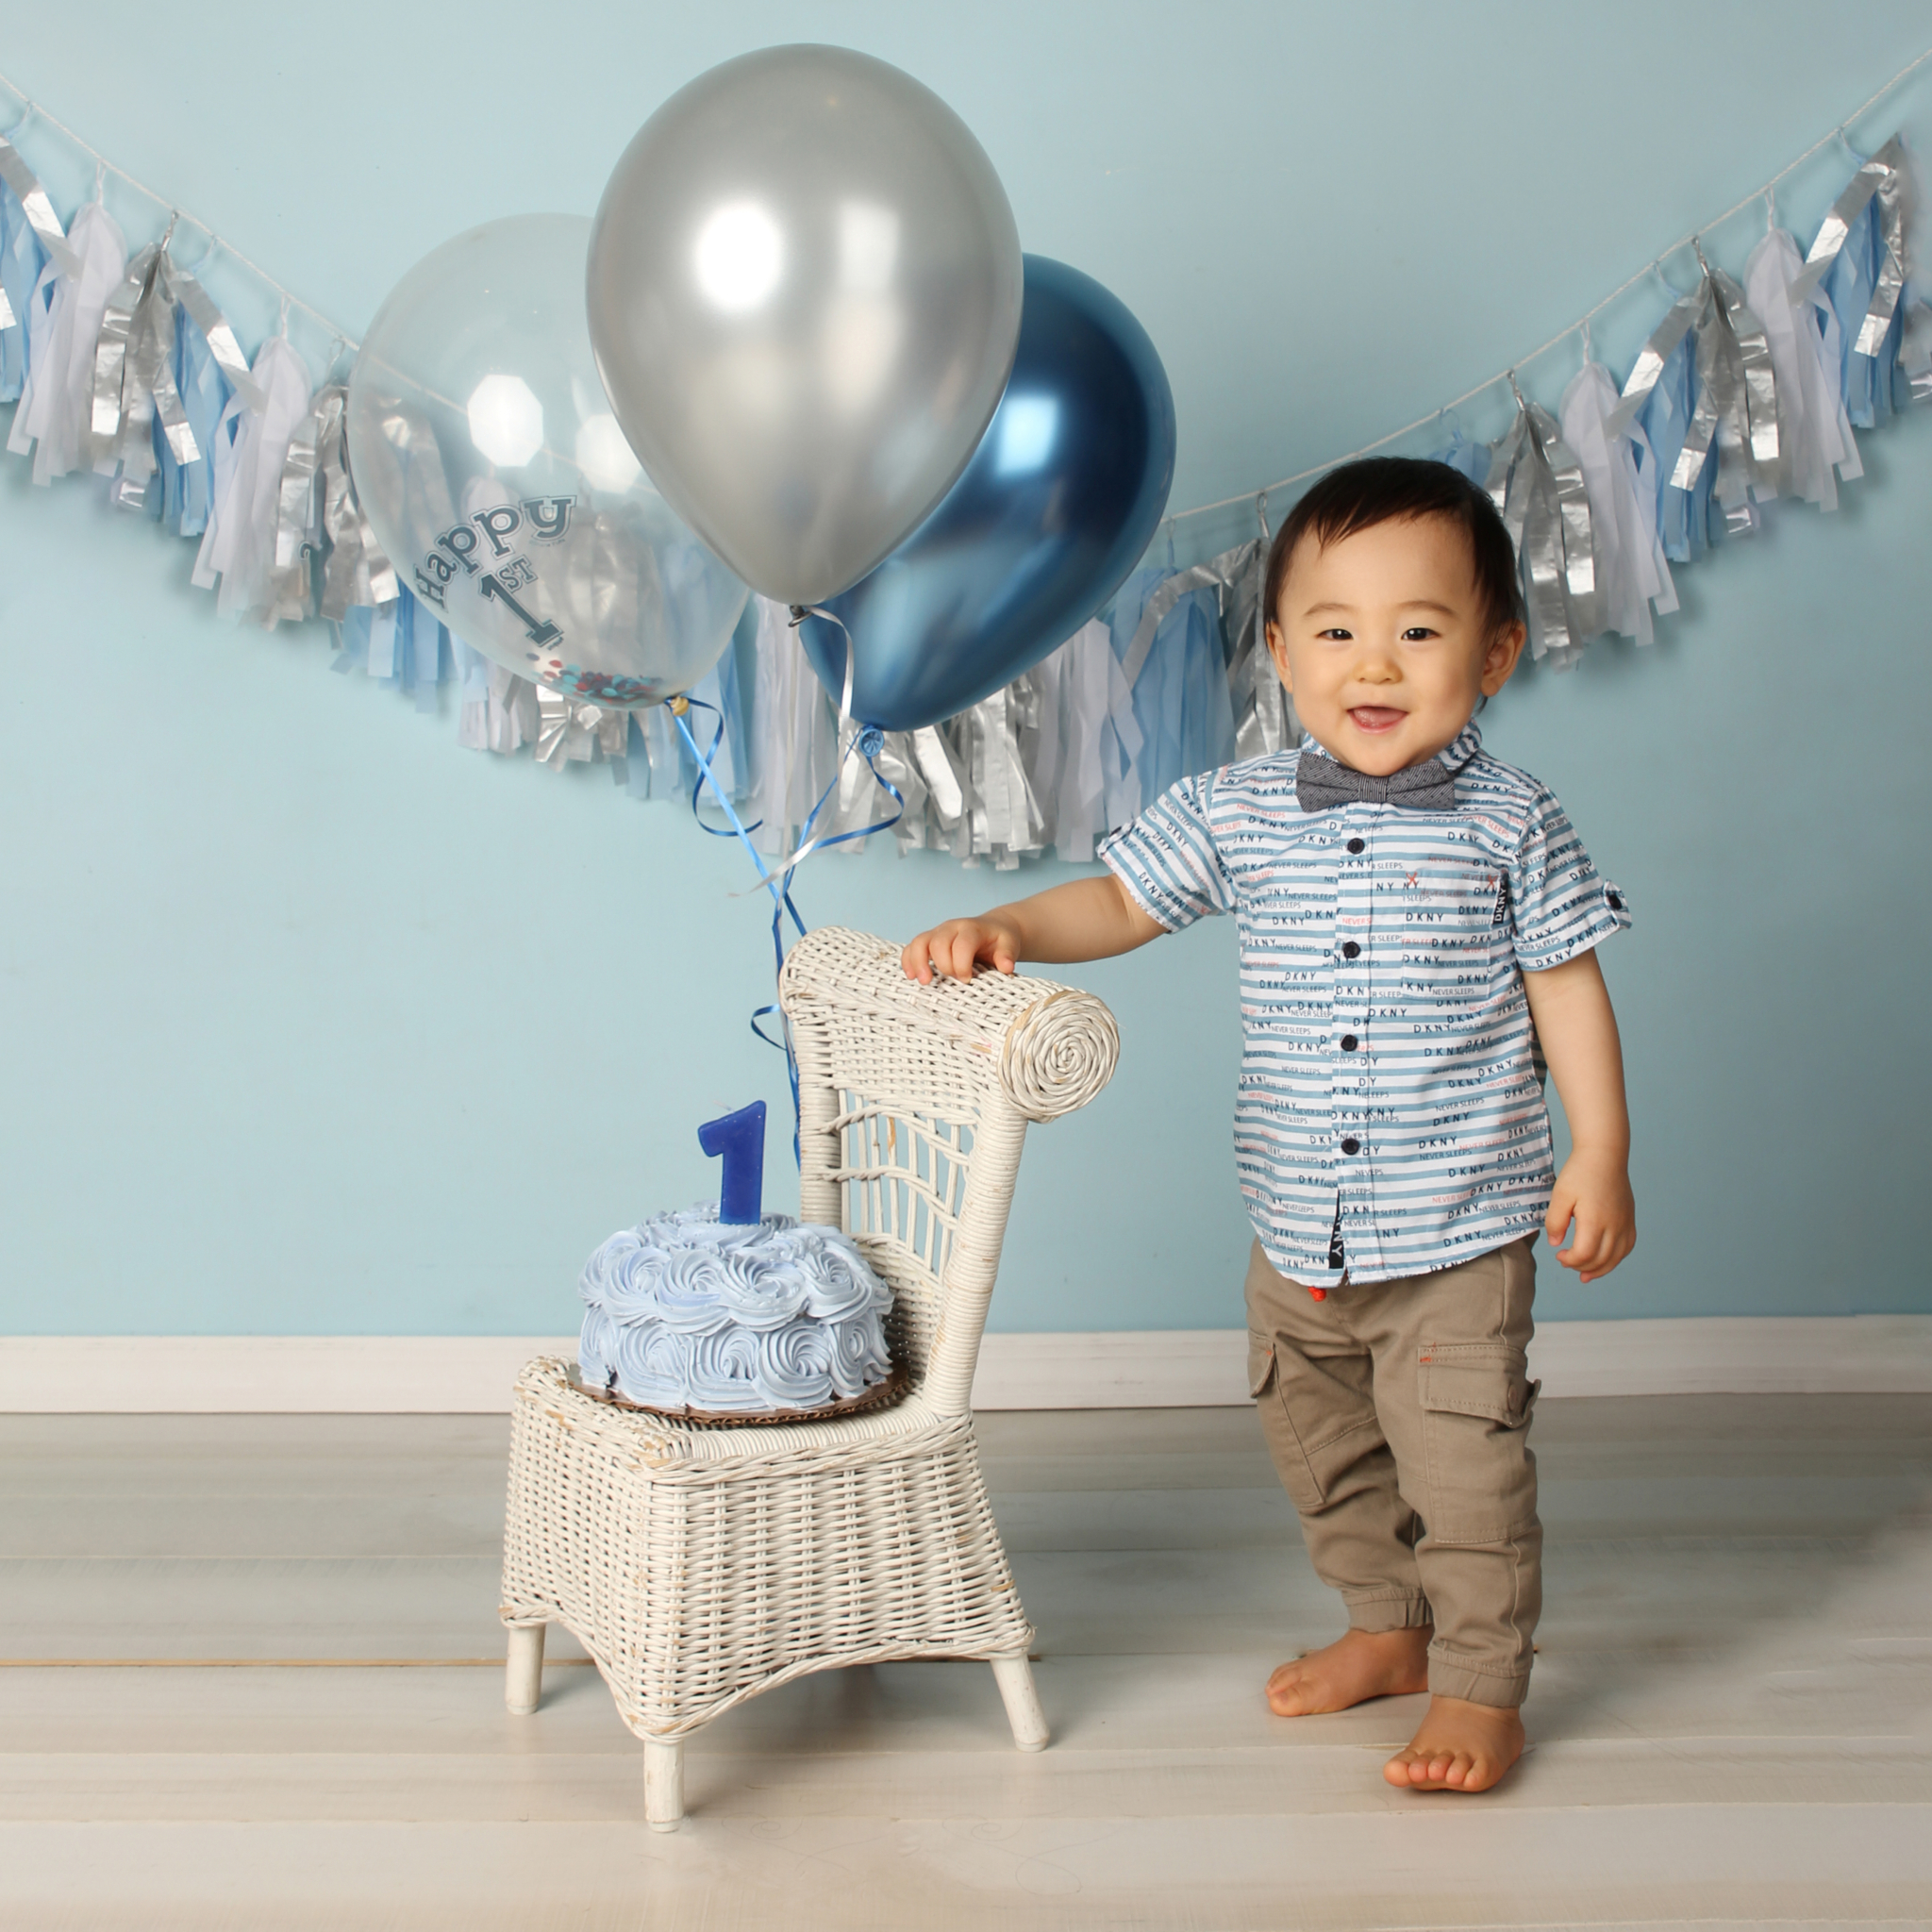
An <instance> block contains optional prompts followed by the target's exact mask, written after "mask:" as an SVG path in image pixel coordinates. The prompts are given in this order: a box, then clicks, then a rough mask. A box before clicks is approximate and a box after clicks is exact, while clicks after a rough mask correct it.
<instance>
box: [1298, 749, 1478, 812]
mask: <svg viewBox="0 0 1932 1932" xmlns="http://www.w3.org/2000/svg"><path fill="white" fill-rule="evenodd" d="M1294 795H1295V802H1296V804H1298V805H1299V806H1300V807H1301V808H1302V809H1303V810H1304V811H1333V810H1334V809H1335V808H1336V807H1337V806H1338V805H1353V804H1354V803H1355V802H1356V801H1357V799H1359V800H1361V801H1363V802H1364V803H1366V804H1369V805H1399V806H1401V807H1402V808H1403V809H1404V810H1406V811H1454V810H1455V809H1456V774H1455V773H1454V772H1452V771H1451V770H1450V769H1449V767H1448V766H1447V765H1445V764H1444V763H1443V762H1442V760H1441V758H1430V759H1428V760H1426V762H1424V763H1423V764H1420V765H1410V766H1408V767H1407V768H1406V769H1405V770H1403V771H1400V772H1391V773H1390V774H1389V775H1388V777H1386V778H1372V777H1370V776H1369V774H1367V773H1366V772H1357V771H1355V770H1353V769H1352V768H1351V767H1349V766H1347V765H1338V764H1337V763H1336V762H1335V760H1334V759H1333V758H1325V757H1324V756H1323V754H1322V753H1320V752H1318V751H1305V752H1303V754H1302V755H1301V759H1300V761H1299V762H1298V763H1297V764H1296V766H1295V768H1294Z"/></svg>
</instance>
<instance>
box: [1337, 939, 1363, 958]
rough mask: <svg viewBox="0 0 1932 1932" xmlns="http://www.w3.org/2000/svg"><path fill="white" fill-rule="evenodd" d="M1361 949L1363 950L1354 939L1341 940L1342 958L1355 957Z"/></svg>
mask: <svg viewBox="0 0 1932 1932" xmlns="http://www.w3.org/2000/svg"><path fill="white" fill-rule="evenodd" d="M1360 951H1361V948H1360V947H1359V946H1358V945H1357V944H1356V942H1355V941H1353V940H1343V941H1342V942H1341V957H1342V958H1344V959H1353V958H1355V956H1356V955H1357V953H1359V952H1360Z"/></svg>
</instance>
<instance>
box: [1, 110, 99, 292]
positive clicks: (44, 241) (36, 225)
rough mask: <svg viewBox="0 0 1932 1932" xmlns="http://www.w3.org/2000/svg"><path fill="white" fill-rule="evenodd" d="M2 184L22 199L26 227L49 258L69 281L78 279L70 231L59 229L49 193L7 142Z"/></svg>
mask: <svg viewBox="0 0 1932 1932" xmlns="http://www.w3.org/2000/svg"><path fill="white" fill-rule="evenodd" d="M0 181H5V182H6V183H7V185H8V187H9V188H10V189H12V190H13V192H14V194H15V195H16V196H17V197H18V198H19V201H20V205H21V207H22V208H24V209H25V213H26V222H27V226H28V227H30V228H31V229H32V230H33V231H34V234H35V235H36V236H37V237H38V238H39V240H40V243H41V246H42V248H44V249H45V250H46V251H47V258H48V259H49V260H50V261H51V262H52V263H53V264H54V266H55V267H56V268H57V269H58V270H59V271H60V273H61V274H62V275H65V276H67V277H68V279H69V280H70V281H72V280H75V278H77V277H78V275H79V274H80V258H79V256H77V255H76V254H75V252H74V249H73V247H72V246H71V245H70V244H69V242H68V240H67V230H66V229H65V228H63V227H62V226H61V225H60V217H59V216H58V215H57V214H56V213H55V212H54V204H53V203H52V202H51V201H50V200H48V198H47V191H46V190H45V189H44V188H42V186H41V184H40V180H39V178H38V177H37V176H36V175H35V174H34V171H33V170H32V169H31V168H29V167H28V166H27V164H26V163H25V161H24V160H22V159H21V158H20V150H19V149H18V148H16V147H15V146H14V145H13V143H12V142H8V141H0Z"/></svg>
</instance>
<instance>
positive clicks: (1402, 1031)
mask: <svg viewBox="0 0 1932 1932" xmlns="http://www.w3.org/2000/svg"><path fill="white" fill-rule="evenodd" d="M1266 598H1267V602H1266V606H1265V608H1266V609H1267V610H1268V611H1269V613H1270V616H1269V622H1268V646H1269V649H1270V651H1271V652H1272V654H1273V656H1274V663H1275V666H1276V668H1277V669H1278V670H1279V672H1280V674H1281V681H1282V683H1283V684H1284V685H1285V686H1286V687H1287V689H1288V690H1289V691H1290V692H1291V695H1292V697H1293V700H1294V706H1295V710H1296V713H1297V715H1298V717H1299V718H1300V720H1301V723H1302V725H1303V728H1304V731H1305V733H1306V735H1305V736H1304V738H1303V740H1302V741H1301V745H1300V747H1299V748H1298V749H1297V750H1294V751H1287V752H1279V753H1275V754H1274V755H1272V756H1270V757H1266V758H1253V759H1249V760H1246V761H1245V762H1243V763H1241V764H1235V765H1230V766H1227V767H1224V769H1223V770H1221V771H1218V772H1210V773H1208V774H1204V775H1203V776H1200V777H1196V778H1188V779H1184V780H1183V781H1182V782H1181V783H1180V784H1178V785H1176V786H1174V788H1173V790H1172V791H1169V792H1167V793H1166V795H1165V796H1164V797H1162V798H1161V799H1159V800H1158V802H1157V803H1156V804H1155V805H1154V806H1153V807H1152V808H1150V809H1148V810H1147V811H1145V812H1143V813H1142V814H1141V817H1140V818H1138V819H1136V820H1135V821H1134V822H1133V823H1132V824H1129V825H1127V826H1126V827H1125V828H1124V829H1123V830H1121V831H1119V832H1117V833H1115V834H1113V835H1112V836H1111V837H1110V838H1109V839H1108V841H1107V842H1106V843H1105V844H1104V845H1103V846H1102V848H1101V857H1102V858H1103V859H1104V860H1105V861H1106V863H1107V866H1108V874H1107V875H1105V876H1100V877H1093V878H1083V879H1077V880H1074V881H1073V882H1071V883H1069V884H1066V885H1061V886H1056V887H1054V888H1052V889H1051V890H1050V891H1044V892H1041V893H1038V894H1036V895H1035V896H1034V897H1032V898H1030V899H1024V900H1021V901H1019V902H1018V903H1017V904H1014V905H1011V906H1005V907H1001V908H998V909H996V910H994V911H991V912H988V913H985V914H983V915H982V916H981V917H979V918H978V919H955V920H948V921H947V922H945V923H944V924H941V925H939V926H937V927H935V928H934V929H933V930H932V931H930V932H924V933H921V934H920V935H919V937H918V938H917V939H915V940H913V941H911V943H910V944H909V945H908V946H907V948H906V951H905V967H906V971H907V972H908V974H912V975H913V976H914V977H916V978H918V979H920V980H928V979H930V978H931V976H932V974H933V973H934V972H935V971H937V972H940V973H944V974H953V975H954V976H955V977H958V978H961V979H964V978H968V977H970V976H971V974H972V973H973V971H974V966H975V964H979V963H985V964H990V965H991V966H993V967H996V968H997V969H998V970H999V971H1001V972H1003V973H1010V972H1012V971H1013V968H1014V966H1015V965H1016V964H1017V962H1018V961H1020V960H1022V959H1033V960H1039V961H1042V962H1055V961H1068V960H1077V959H1094V958H1106V957H1108V956H1110V955H1113V954H1116V953H1124V952H1127V951H1130V950H1131V949H1132V948H1134V947H1136V946H1140V945H1144V944H1145V943H1146V942H1147V941H1149V940H1153V939H1158V938H1159V937H1160V936H1161V935H1162V934H1163V933H1168V932H1173V931H1175V930H1177V929H1178V928H1179V927H1181V926H1183V925H1188V924H1191V923H1192V922H1193V921H1194V920H1196V919H1199V918H1201V917H1203V916H1204V915H1205V914H1208V913H1213V912H1232V913H1233V914H1235V916H1236V919H1237V922H1238V924H1239V926H1240V932H1241V1016H1242V1022H1243V1027H1244V1032H1245V1050H1244V1054H1243V1058H1242V1062H1241V1083H1240V1091H1239V1095H1238V1099H1237V1103H1236V1109H1235V1157H1236V1165H1237V1168H1238V1171H1239V1174H1240V1178H1241V1191H1242V1193H1243V1194H1244V1196H1245V1197H1246V1201H1247V1205H1248V1212H1249V1215H1250V1218H1251V1219H1252V1221H1253V1223H1254V1226H1255V1233H1256V1241H1255V1246H1254V1252H1253V1256H1252V1258H1251V1260H1250V1262H1249V1267H1248V1277H1247V1304H1248V1366H1249V1374H1250V1382H1251V1386H1252V1389H1253V1392H1254V1394H1255V1397H1256V1400H1257V1404H1258V1405H1259V1411H1260V1416H1261V1421H1262V1426H1263V1431H1264V1433H1265V1435H1266V1437H1267V1440H1268V1445H1269V1448H1270V1450H1271V1452H1272V1454H1273V1456H1274V1463H1275V1467H1276V1469H1277V1470H1278V1472H1279V1473H1280V1475H1281V1479H1282V1483H1283V1485H1284V1486H1285V1487H1286V1489H1287V1490H1288V1492H1289V1494H1290V1496H1291V1498H1292V1499H1293V1501H1294V1504H1295V1507H1296V1508H1297V1509H1298V1510H1299V1512H1300V1514H1301V1519H1302V1529H1303V1535H1304V1537H1305V1539H1306V1541H1307V1548H1308V1554H1309V1557H1310V1558H1311V1560H1312V1561H1313V1563H1314V1565H1315V1568H1316V1570H1317V1571H1318V1572H1319V1573H1320V1574H1321V1575H1322V1577H1323V1578H1324V1581H1326V1582H1327V1583H1329V1584H1330V1585H1331V1586H1332V1587H1333V1588H1335V1589H1336V1590H1338V1591H1340V1592H1341V1597H1342V1600H1343V1602H1344V1603H1345V1605H1346V1606H1347V1608H1348V1618H1349V1627H1348V1630H1347V1632H1346V1634H1345V1635H1344V1636H1342V1637H1341V1639H1340V1640H1339V1641H1336V1642H1334V1643H1331V1644H1329V1645H1328V1646H1327V1647H1326V1648H1325V1649H1324V1650H1319V1651H1316V1652H1314V1653H1313V1654H1312V1655H1310V1656H1307V1657H1298V1658H1296V1659H1294V1660H1293V1661H1291V1662H1289V1663H1285V1664H1283V1665H1282V1666H1281V1667H1280V1668H1279V1669H1278V1670H1276V1671H1275V1672H1274V1675H1273V1676H1272V1677H1270V1679H1269V1680H1268V1691H1267V1694H1268V1700H1269V1703H1270V1705H1271V1706H1272V1707H1274V1710H1276V1711H1277V1712H1279V1713H1280V1714H1281V1715H1282V1716H1284V1717H1297V1716H1304V1715H1307V1714H1310V1713H1313V1712H1317V1711H1329V1710H1341V1709H1343V1708H1345V1707H1348V1706H1349V1705H1352V1704H1357V1703H1360V1702H1361V1701H1363V1700H1364V1699H1366V1698H1371V1697H1383V1696H1391V1695H1395V1694H1399V1693H1403V1692H1408V1691H1423V1690H1427V1691H1430V1692H1431V1693H1432V1695H1431V1698H1430V1703H1429V1707H1428V1710H1427V1713H1426V1714H1425V1716H1424V1719H1423V1723H1422V1725H1421V1728H1420V1729H1419V1730H1418V1731H1417V1732H1416V1734H1415V1737H1414V1739H1413V1740H1411V1741H1410V1743H1409V1744H1408V1746H1407V1749H1405V1750H1403V1751H1401V1752H1399V1753H1398V1754H1397V1755H1396V1756H1395V1757H1393V1758H1391V1760H1390V1762H1389V1763H1388V1765H1387V1766H1386V1767H1385V1772H1384V1774H1385V1775H1386V1776H1387V1778H1388V1780H1389V1781H1390V1783H1391V1784H1394V1785H1399V1786H1401V1787H1403V1788H1404V1789H1408V1790H1459V1791H1479V1790H1488V1789H1489V1787H1490V1786H1491V1785H1493V1784H1494V1783H1495V1782H1496V1780H1497V1779H1498V1778H1500V1777H1501V1776H1502V1775H1503V1774H1504V1773H1505V1772H1506V1771H1507V1770H1508V1768H1509V1767H1510V1765H1511V1764H1513V1763H1514V1762H1515V1761H1516V1759H1517V1757H1519V1756H1520V1755H1521V1753H1522V1750H1523V1745H1524V1734H1523V1725H1522V1723H1521V1720H1520V1719H1519V1717H1518V1707H1519V1706H1520V1705H1521V1704H1522V1702H1523V1698H1524V1691H1526V1689H1527V1687H1528V1682H1529V1668H1530V1640H1531V1636H1532V1633H1533V1632H1534V1630H1535V1628H1536V1622H1537V1616H1538V1612H1539V1610H1540V1608H1541V1543H1542V1532H1541V1526H1540V1524H1539V1523H1538V1521H1537V1514H1536V1459H1535V1457H1533V1456H1532V1455H1531V1454H1530V1452H1529V1447H1528V1441H1527V1437H1528V1430H1529V1421H1530V1412H1531V1409H1532V1407H1533V1406H1534V1403H1535V1400H1536V1385H1535V1384H1533V1383H1532V1382H1530V1381H1529V1379H1528V1374H1527V1356H1526V1353H1525V1351H1526V1349H1527V1345H1528V1342H1529V1339H1530V1332H1531V1319H1530V1304H1531V1296H1532V1291H1533V1286H1534V1280H1535V1272H1536V1271H1535V1260H1534V1257H1533V1253H1532V1248H1533V1243H1534V1241H1535V1238H1536V1232H1537V1230H1538V1228H1539V1227H1541V1228H1542V1229H1543V1230H1544V1231H1545V1232H1546V1233H1547V1235H1548V1237H1549V1240H1550V1241H1551V1243H1552V1245H1553V1246H1554V1245H1556V1244H1557V1243H1558V1242H1560V1241H1562V1240H1563V1238H1564V1236H1565V1235H1566V1233H1569V1234H1571V1235H1572V1238H1571V1241H1570V1244H1569V1246H1568V1247H1567V1248H1563V1249H1562V1250H1561V1251H1560V1252H1559V1254H1558V1259H1559V1260H1560V1261H1561V1262H1562V1263H1563V1265H1564V1266H1565V1267H1567V1268H1572V1269H1574V1270H1575V1271H1576V1273H1577V1274H1578V1275H1579V1276H1580V1277H1581V1279H1583V1280H1584V1281H1593V1280H1595V1279H1596V1278H1597V1277H1599V1276H1600V1275H1603V1274H1607V1273H1608V1272H1609V1271H1610V1270H1611V1269H1612V1268H1614V1267H1615V1266H1616V1265H1617V1264H1618V1262H1620V1261H1621V1260H1622V1259H1623V1258H1624V1256H1626V1255H1627V1254H1628V1253H1629V1252H1630V1250H1631V1248H1632V1246H1633V1245H1634V1244H1635V1241H1636V1210H1635V1208H1634V1205H1633V1203H1632V1200H1631V1194H1630V1183H1629V1178H1628V1174H1627V1164H1628V1156H1629V1122H1628V1116H1627V1113H1626V1110H1625V1107H1624V1074H1623V1061H1622V1056H1621V1051H1620V1048H1619V1045H1618V1040H1617V1024H1616V1019H1615V1017H1614V1015H1613V1014H1612V1012H1611V1010H1610V1002H1609V995H1608V993H1607V991H1606V990H1605V987H1604V981H1603V974H1602V973H1601V972H1600V971H1599V969H1598V966H1597V961H1596V954H1595V950H1594V949H1595V947H1596V946H1597V944H1598V943H1599V941H1602V940H1604V939H1606V938H1607V937H1608V936H1609V934H1611V933H1612V932H1615V931H1617V930H1618V929H1619V928H1621V927H1623V926H1626V925H1628V924H1629V923H1630V920H1629V914H1628V912H1627V911H1626V909H1625V908H1624V898H1623V895H1622V894H1621V893H1620V892H1619V891H1617V889H1616V888H1615V887H1614V886H1611V885H1609V884H1608V883H1607V882H1606V881H1605V880H1603V879H1602V878H1600V877H1599V876H1598V874H1597V873H1596V870H1595V868H1594V867H1593V866H1592V865H1591V860H1590V857H1589V855H1588V854H1587V853H1586V852H1585V851H1584V849H1583V847H1582V845H1581V843H1580V842H1579V841H1578V840H1577V838H1576V835H1575V833H1574V831H1573V830H1572V829H1571V826H1570V822H1569V820H1568V819H1567V818H1566V817H1565V816H1564V814H1563V809H1562V808H1561V806H1559V805H1558V804H1557V800H1556V797H1555V796H1554V794H1553V793H1552V792H1551V791H1549V790H1548V788H1547V787H1545V786H1543V785H1541V783H1539V782H1538V781H1537V780H1536V779H1534V778H1532V777H1530V776H1529V775H1528V774H1525V773H1523V772H1519V771H1517V770H1515V769H1514V768H1513V767H1511V766H1509V765H1506V764H1503V763H1501V762H1500V761H1498V760H1497V759H1495V758H1491V757H1490V755H1489V754H1488V753H1487V752H1485V751H1483V749H1482V748H1481V736H1480V734H1479V732H1478V731H1477V729H1476V726H1475V724H1474V722H1473V720H1474V713H1475V711H1476V709H1477V708H1478V705H1479V704H1480V702H1481V701H1482V700H1483V699H1484V698H1486V697H1491V696H1493V695H1494V694H1495V693H1496V692H1497V691H1500V690H1501V689H1502V688H1503V686H1504V684H1505V683H1506V682H1507V679H1508V677H1509V675H1510V673H1511V672H1512V671H1513V670H1514V669H1515V668H1516V663H1517V659H1518V658H1519V657H1520V656H1521V654H1522V650H1523V643H1524V625H1523V621H1522V616H1521V603H1520V594H1519V591H1518V587H1517V575H1516V560H1515V557H1514V554H1513V551H1512V548H1511V545H1510V542H1509V537H1508V533H1507V530H1506V529H1505V528H1504V526H1503V523H1502V519H1501V518H1500V517H1499V516H1498V514H1497V512H1496V509H1495V507H1494V506H1493V504H1491V501H1490V499H1489V497H1488V496H1486V495H1485V494H1484V493H1483V492H1482V491H1480V490H1478V489H1477V488H1476V487H1475V486H1474V484H1471V483H1470V482H1468V481H1467V480H1466V479H1465V478H1464V477H1462V476H1461V475H1458V473H1457V472H1456V471H1454V470H1452V469H1450V468H1448V467H1447V466H1446V465H1444V464H1441V463H1430V462H1418V461H1412V460H1409V459H1406V458H1375V459H1372V460H1369V461H1364V462H1356V463H1350V464H1347V465H1345V466H1343V467H1342V468H1341V469H1339V470H1336V471H1333V472H1331V473H1330V474H1329V475H1327V476H1325V477H1324V478H1323V479H1322V480H1321V481H1320V482H1319V483H1317V484H1316V486H1315V487H1314V488H1313V489H1312V490H1311V491H1309V492H1308V493H1307V495H1306V496H1305V497H1303V499H1302V500H1301V502H1300V503H1299V504H1297V505H1296V507H1295V508H1294V511H1293V513H1292V514H1291V516H1290V517H1289V519H1288V521H1287V522H1286V523H1285V524H1284V525H1282V528H1281V531H1280V534H1279V535H1278V536H1277V537H1276V538H1275V540H1274V547H1273V549H1272V550H1271V552H1270V554H1269V560H1268V576H1267V588H1266ZM1544 1060H1546V1061H1547V1065H1548V1070H1549V1072H1550V1073H1551V1074H1553V1075H1554V1076H1555V1078H1556V1082H1557V1092H1558V1093H1559V1094H1560V1095H1561V1097H1562V1101H1563V1108H1564V1111H1565V1113H1566V1115H1567V1116H1568V1119H1569V1123H1570V1128H1571V1137H1572V1143H1573V1146H1572V1153H1571V1156H1570V1158H1569V1159H1568V1160H1567V1161H1566V1162H1565V1163H1564V1166H1563V1171H1562V1173H1561V1174H1557V1173H1556V1171H1555V1161H1554V1158H1553V1152H1552V1143H1551V1138H1550V1124H1549V1115H1548V1112H1547V1109H1546V1108H1545V1106H1544V1102H1543V1095H1542V1088H1541V1073H1542V1065H1541V1062H1542V1061H1544ZM1573 1230H1574V1232H1573Z"/></svg>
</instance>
